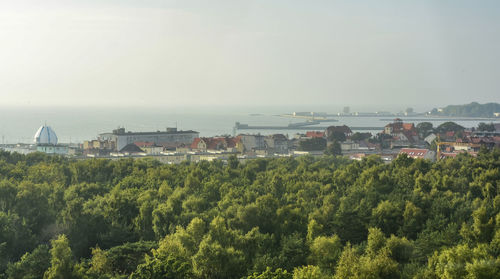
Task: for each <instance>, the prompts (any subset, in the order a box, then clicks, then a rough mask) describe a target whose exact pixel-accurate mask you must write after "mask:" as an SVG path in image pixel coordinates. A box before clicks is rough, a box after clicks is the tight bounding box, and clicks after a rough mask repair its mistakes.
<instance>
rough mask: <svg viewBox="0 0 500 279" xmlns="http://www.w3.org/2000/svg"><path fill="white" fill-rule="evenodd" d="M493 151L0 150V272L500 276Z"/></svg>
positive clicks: (499, 200) (294, 278) (499, 158)
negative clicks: (188, 156)
mask: <svg viewBox="0 0 500 279" xmlns="http://www.w3.org/2000/svg"><path fill="white" fill-rule="evenodd" d="M499 186H500V150H498V149H495V150H491V151H486V150H482V151H481V152H480V153H479V155H478V156H477V158H475V157H472V156H469V155H467V154H461V155H459V156H457V158H454V159H446V160H441V161H438V162H435V163H432V162H430V161H426V160H421V159H412V158H408V157H406V156H405V155H401V156H399V157H398V158H397V159H395V160H394V161H392V162H391V163H389V164H387V163H384V162H382V161H381V159H380V158H379V157H377V156H370V157H367V158H364V159H363V160H362V161H351V160H348V159H346V158H345V157H341V156H323V157H321V158H313V157H310V156H303V157H298V158H276V159H255V160H249V161H247V162H245V163H244V164H243V163H241V162H239V161H238V160H237V158H236V157H232V158H231V159H229V160H228V161H227V162H222V161H213V162H199V163H187V162H186V163H182V164H179V165H167V164H160V163H159V162H157V161H155V160H152V159H147V158H145V159H140V160H133V159H120V160H106V159H88V160H74V159H67V158H63V157H57V156H49V155H44V154H41V153H32V154H28V155H20V154H17V153H7V152H3V151H0V278H131V279H139V278H199V279H204V278H246V279H257V278H259V279H268V278H269V279H270V278H276V279H278V278H279V279H300V278H313V279H314V278H320V279H326V278H500V257H499V256H500V195H499V193H500V189H499Z"/></svg>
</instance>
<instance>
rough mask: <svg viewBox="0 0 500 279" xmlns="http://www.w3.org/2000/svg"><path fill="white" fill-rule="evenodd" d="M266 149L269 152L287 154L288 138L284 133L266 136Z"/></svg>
mask: <svg viewBox="0 0 500 279" xmlns="http://www.w3.org/2000/svg"><path fill="white" fill-rule="evenodd" d="M264 142H265V143H266V150H267V153H269V154H287V153H288V148H289V147H288V138H287V137H286V136H285V135H283V134H274V135H270V136H267V137H265V139H264Z"/></svg>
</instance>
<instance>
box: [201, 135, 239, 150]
mask: <svg viewBox="0 0 500 279" xmlns="http://www.w3.org/2000/svg"><path fill="white" fill-rule="evenodd" d="M191 150H195V151H202V152H207V151H208V152H217V151H224V152H243V145H242V144H241V140H240V137H235V138H233V137H212V138H195V139H194V140H193V142H192V143H191Z"/></svg>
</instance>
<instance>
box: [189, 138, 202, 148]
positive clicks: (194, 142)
mask: <svg viewBox="0 0 500 279" xmlns="http://www.w3.org/2000/svg"><path fill="white" fill-rule="evenodd" d="M200 141H201V139H200V138H195V139H194V140H193V143H191V148H192V149H197V148H198V143H200Z"/></svg>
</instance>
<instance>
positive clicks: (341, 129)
mask: <svg viewBox="0 0 500 279" xmlns="http://www.w3.org/2000/svg"><path fill="white" fill-rule="evenodd" d="M336 132H340V133H343V134H344V135H345V137H350V136H351V135H352V131H351V128H349V127H348V126H346V125H342V126H330V127H328V128H326V130H325V136H326V138H330V137H331V136H332V135H333V134H334V133H336Z"/></svg>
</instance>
